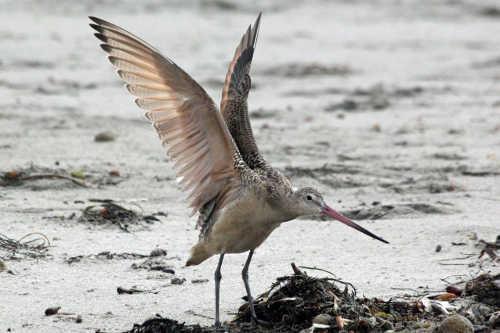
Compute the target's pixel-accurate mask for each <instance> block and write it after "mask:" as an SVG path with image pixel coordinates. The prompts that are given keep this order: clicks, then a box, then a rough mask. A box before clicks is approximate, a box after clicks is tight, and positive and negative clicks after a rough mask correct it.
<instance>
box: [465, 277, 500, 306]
mask: <svg viewBox="0 0 500 333" xmlns="http://www.w3.org/2000/svg"><path fill="white" fill-rule="evenodd" d="M464 293H465V295H473V296H475V298H476V300H477V301H478V302H481V303H484V304H488V305H492V306H495V307H500V273H499V274H496V275H491V274H486V273H485V274H481V275H479V276H478V277H476V278H474V279H472V280H470V281H468V282H467V283H466V284H465V289H464Z"/></svg>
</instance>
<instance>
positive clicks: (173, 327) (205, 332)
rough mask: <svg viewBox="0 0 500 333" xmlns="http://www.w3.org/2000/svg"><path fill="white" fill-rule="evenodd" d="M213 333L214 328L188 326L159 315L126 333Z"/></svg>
mask: <svg viewBox="0 0 500 333" xmlns="http://www.w3.org/2000/svg"><path fill="white" fill-rule="evenodd" d="M209 332H210V333H213V332H214V328H213V327H206V328H203V327H200V326H199V325H186V324H184V323H179V322H178V321H176V320H173V319H169V318H164V317H162V316H160V315H159V314H157V315H156V316H155V317H153V318H151V319H148V320H146V321H145V322H144V323H142V324H134V327H133V328H132V329H131V330H130V331H128V332H125V333H209Z"/></svg>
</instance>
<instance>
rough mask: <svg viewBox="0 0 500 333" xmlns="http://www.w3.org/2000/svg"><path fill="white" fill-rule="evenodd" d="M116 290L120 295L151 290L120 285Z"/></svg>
mask: <svg viewBox="0 0 500 333" xmlns="http://www.w3.org/2000/svg"><path fill="white" fill-rule="evenodd" d="M116 292H117V293H118V295H123V294H128V295H132V294H141V293H147V292H150V291H148V290H142V289H138V288H137V287H131V288H124V287H118V288H116Z"/></svg>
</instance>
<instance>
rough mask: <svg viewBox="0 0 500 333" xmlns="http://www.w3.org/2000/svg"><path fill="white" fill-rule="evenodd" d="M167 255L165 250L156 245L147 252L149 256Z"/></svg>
mask: <svg viewBox="0 0 500 333" xmlns="http://www.w3.org/2000/svg"><path fill="white" fill-rule="evenodd" d="M166 255H167V250H164V249H161V248H159V247H157V248H156V249H154V250H153V251H151V253H150V254H149V256H150V257H162V256H166Z"/></svg>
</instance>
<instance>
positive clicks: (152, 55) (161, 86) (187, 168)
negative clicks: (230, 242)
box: [90, 17, 242, 212]
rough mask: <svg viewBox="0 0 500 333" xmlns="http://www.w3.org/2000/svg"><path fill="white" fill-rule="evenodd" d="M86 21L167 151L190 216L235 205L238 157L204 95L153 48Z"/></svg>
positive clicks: (113, 27)
mask: <svg viewBox="0 0 500 333" xmlns="http://www.w3.org/2000/svg"><path fill="white" fill-rule="evenodd" d="M90 19H91V20H92V21H93V22H94V23H92V24H90V26H91V27H92V28H94V29H95V30H96V31H97V33H96V34H95V36H96V37H97V38H98V39H99V40H101V41H102V42H103V44H101V47H102V49H103V50H104V51H105V52H106V53H108V58H109V61H110V62H111V63H112V64H113V65H114V66H115V67H116V69H117V73H118V75H119V76H120V77H121V78H122V80H123V81H125V82H126V87H127V90H128V91H129V92H130V93H131V94H132V95H134V96H136V100H135V101H136V104H137V105H138V106H139V107H141V108H142V109H145V110H147V112H146V117H147V118H148V119H149V120H150V121H151V122H152V124H153V126H154V128H155V129H156V131H157V133H158V135H159V137H160V140H161V141H162V143H163V144H164V145H166V146H167V147H166V148H167V152H168V154H169V156H170V157H171V158H172V160H173V162H174V168H175V169H176V173H177V176H178V177H179V179H180V182H181V185H182V187H183V189H184V190H186V191H188V192H189V196H188V200H189V202H190V206H191V207H192V208H193V212H196V211H198V210H200V209H201V208H202V207H203V206H204V205H205V204H207V203H208V202H213V201H214V200H215V201H216V202H217V206H218V207H219V208H221V207H223V206H224V205H225V204H227V203H228V202H230V201H232V200H234V199H235V195H234V194H235V193H237V191H238V188H239V187H240V186H241V177H240V169H239V168H240V167H241V165H242V164H241V163H242V161H241V157H240V154H239V151H238V148H237V146H236V145H235V143H234V141H233V139H232V137H231V133H230V132H229V130H228V128H227V126H226V124H225V122H224V120H223V118H222V115H221V113H220V112H219V111H218V110H217V108H216V106H215V104H214V103H213V101H212V100H211V99H210V97H209V96H208V95H207V93H206V92H205V91H204V90H203V88H202V87H201V86H200V85H199V84H198V83H196V81H194V80H193V79H192V78H191V77H190V76H189V75H188V74H187V73H186V72H184V71H183V70H182V69H181V68H180V67H178V66H177V65H176V64H175V63H174V62H172V61H171V60H170V59H168V58H165V57H163V56H162V55H161V54H160V53H159V52H158V51H157V50H156V49H155V48H153V47H152V46H151V45H149V44H147V43H146V42H144V41H143V40H141V39H139V38H138V37H136V36H134V35H132V34H131V33H129V32H127V31H126V30H124V29H122V28H120V27H119V26H117V25H114V24H112V23H109V22H107V21H104V20H102V19H99V18H95V17H90ZM228 195H231V197H228Z"/></svg>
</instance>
